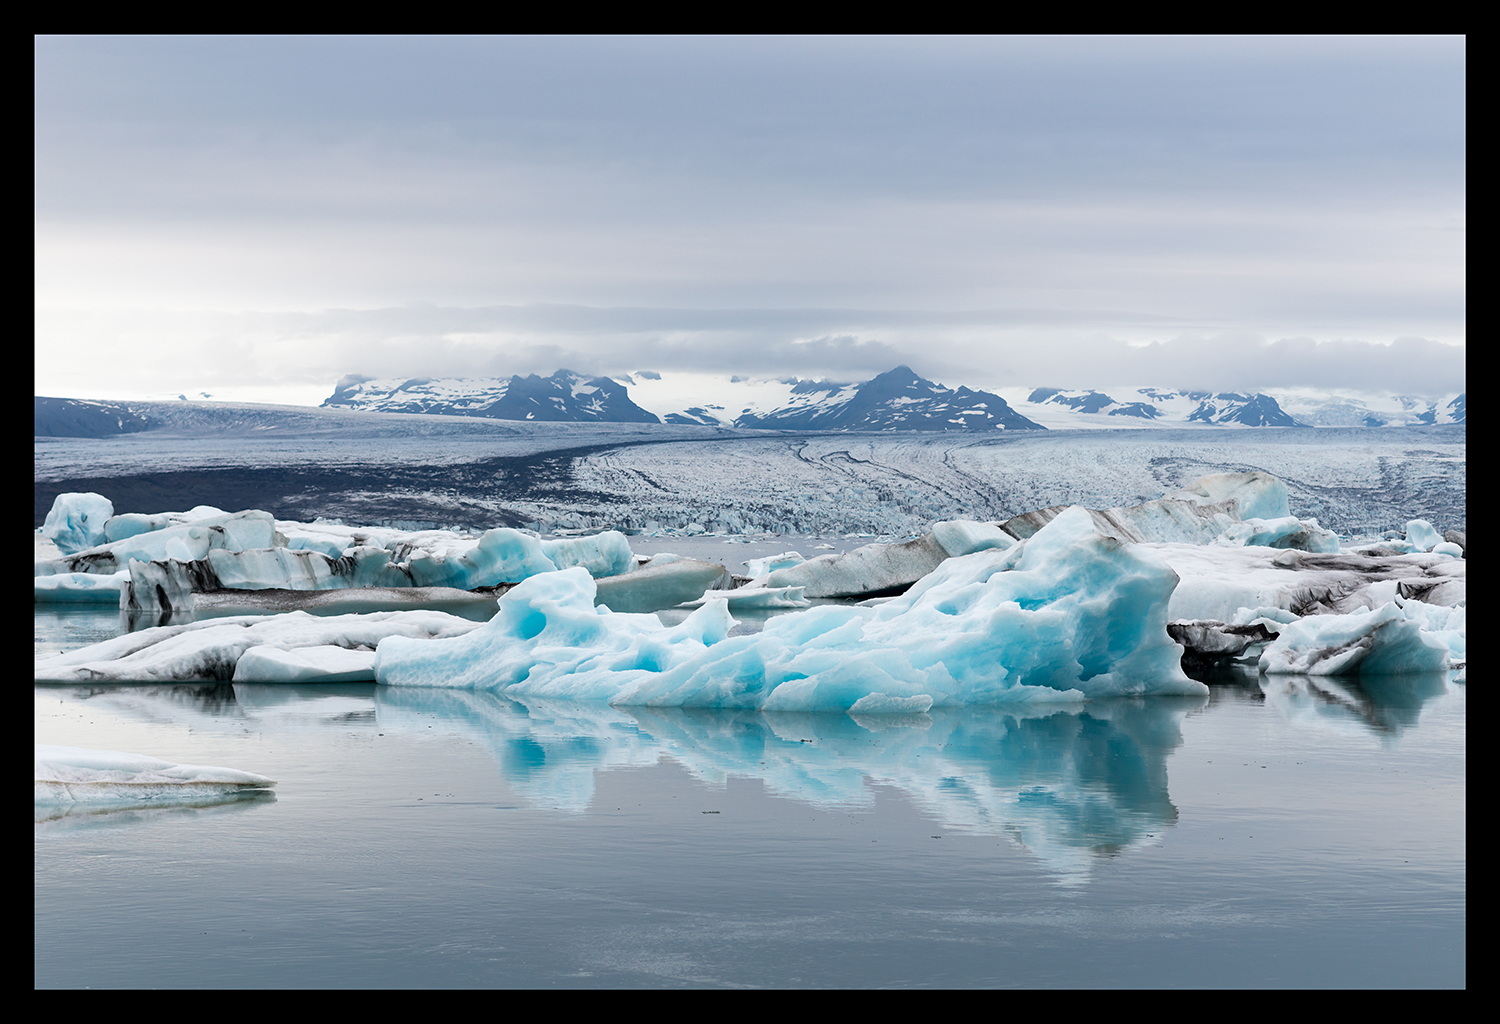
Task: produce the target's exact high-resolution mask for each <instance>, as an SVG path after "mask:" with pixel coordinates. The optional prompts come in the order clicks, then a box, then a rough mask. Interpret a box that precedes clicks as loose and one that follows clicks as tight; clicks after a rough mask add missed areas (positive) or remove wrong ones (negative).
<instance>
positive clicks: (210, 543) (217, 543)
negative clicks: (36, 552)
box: [35, 509, 276, 576]
mask: <svg viewBox="0 0 1500 1024" xmlns="http://www.w3.org/2000/svg"><path fill="white" fill-rule="evenodd" d="M275 540H276V523H275V520H274V519H272V518H271V514H270V513H269V512H261V511H258V510H254V509H252V510H250V511H248V512H237V513H235V514H234V515H228V514H224V515H222V516H210V517H207V518H204V519H200V520H198V521H196V522H194V523H188V524H184V525H182V526H173V527H169V528H167V529H162V530H152V531H150V532H149V533H141V534H137V535H135V536H132V537H125V538H123V539H121V540H117V541H111V542H110V543H108V544H101V545H98V546H96V547H92V548H88V549H87V550H84V551H79V552H77V553H75V554H74V555H72V556H71V557H66V558H61V559H58V560H56V561H53V562H38V563H37V564H36V572H35V574H36V575H38V576H44V575H52V574H56V573H64V572H97V573H105V574H108V573H114V572H118V571H119V570H120V569H122V568H125V567H126V566H128V565H129V563H130V560H131V559H132V558H134V559H138V560H139V561H142V562H154V561H165V560H167V559H175V560H176V561H179V562H192V561H201V560H202V559H204V558H207V557H208V553H209V551H211V550H227V551H242V550H244V549H246V548H269V547H271V546H272V545H273V543H274V542H275Z"/></svg>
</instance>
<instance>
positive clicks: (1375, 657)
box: [1260, 601, 1464, 676]
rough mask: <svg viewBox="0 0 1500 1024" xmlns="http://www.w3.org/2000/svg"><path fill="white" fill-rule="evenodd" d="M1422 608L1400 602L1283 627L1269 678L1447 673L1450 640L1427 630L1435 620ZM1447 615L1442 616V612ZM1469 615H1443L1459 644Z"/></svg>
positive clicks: (1271, 653)
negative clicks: (1465, 616)
mask: <svg viewBox="0 0 1500 1024" xmlns="http://www.w3.org/2000/svg"><path fill="white" fill-rule="evenodd" d="M1414 604H1415V605H1420V602H1409V603H1408V602H1402V603H1398V602H1395V601H1392V602H1390V603H1389V604H1385V605H1382V606H1381V607H1379V608H1375V609H1371V610H1368V611H1359V612H1351V613H1349V614H1347V615H1312V616H1308V617H1307V618H1304V619H1299V620H1298V621H1296V622H1292V623H1288V624H1287V625H1285V626H1282V627H1281V631H1280V634H1279V635H1278V636H1277V637H1276V640H1275V642H1274V643H1272V644H1271V645H1270V646H1269V647H1267V648H1266V649H1265V652H1264V653H1263V654H1261V656H1260V671H1261V672H1263V673H1265V674H1267V675H1280V674H1293V673H1295V674H1299V675H1375V676H1378V675H1396V674H1401V673H1409V672H1432V671H1439V670H1442V669H1446V668H1448V666H1449V663H1450V661H1451V660H1453V659H1452V650H1451V648H1450V646H1449V643H1448V642H1446V641H1448V640H1449V639H1450V638H1449V637H1445V636H1442V635H1440V631H1434V630H1430V629H1428V628H1425V627H1427V626H1429V625H1431V624H1433V617H1431V616H1430V614H1429V613H1425V612H1424V611H1422V610H1421V609H1420V608H1414V609H1413V614H1410V615H1408V614H1407V612H1406V609H1407V608H1411V607H1412V605H1414ZM1439 611H1442V610H1439ZM1463 616H1464V611H1463V609H1461V608H1460V609H1452V610H1451V611H1450V612H1449V614H1444V615H1442V624H1443V625H1444V626H1449V625H1455V626H1456V627H1457V628H1456V629H1455V630H1453V632H1454V634H1455V635H1454V636H1453V637H1452V638H1451V639H1452V640H1453V641H1454V642H1456V643H1458V644H1460V645H1461V644H1462V642H1463V641H1462V640H1461V639H1460V637H1461V636H1462V632H1461V631H1462V622H1463Z"/></svg>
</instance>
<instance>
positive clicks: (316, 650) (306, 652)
mask: <svg viewBox="0 0 1500 1024" xmlns="http://www.w3.org/2000/svg"><path fill="white" fill-rule="evenodd" d="M374 679H375V652H374V651H373V650H355V651H351V650H349V649H348V648H346V647H334V646H331V645H323V646H319V647H298V648H295V649H293V650H289V651H286V650H282V649H281V648H279V647H252V648H250V649H249V650H247V651H246V652H245V653H244V654H242V655H240V658H239V661H237V662H236V663H235V666H234V680H233V681H234V682H236V683H356V682H364V681H367V680H369V681H373V680H374Z"/></svg>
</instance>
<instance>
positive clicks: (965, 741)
mask: <svg viewBox="0 0 1500 1024" xmlns="http://www.w3.org/2000/svg"><path fill="white" fill-rule="evenodd" d="M1219 682H1220V685H1218V686H1215V687H1214V688H1213V691H1212V694H1213V695H1212V696H1210V697H1186V698H1164V697H1156V698H1150V699H1120V700H1113V701H1095V702H1091V703H1089V704H1087V705H1084V706H1082V707H1068V708H1064V709H1058V708H1056V707H1050V706H1049V707H1039V708H1035V709H1026V708H1019V709H1018V708H1016V707H1005V708H984V707H969V708H935V709H933V710H932V711H931V712H930V713H927V714H920V715H906V716H850V715H839V714H832V715H829V714H795V713H773V714H768V713H762V712H756V711H748V710H739V711H721V710H705V709H684V708H615V707H610V706H608V705H603V704H589V703H574V702H563V701H539V700H527V701H524V702H523V701H517V700H510V699H507V698H505V697H502V696H498V695H496V694H493V693H476V692H471V691H462V690H446V691H445V690H431V689H425V688H422V689H417V688H412V689H404V688H385V687H377V686H375V685H374V684H341V685H323V686H269V685H246V684H229V683H217V684H179V685H143V686H100V687H80V686H69V687H61V686H59V687H50V688H49V689H53V690H57V691H66V692H67V694H68V695H69V696H71V698H72V699H74V700H84V701H101V702H103V703H105V704H108V705H110V707H111V709H112V710H113V711H114V712H116V713H121V714H123V715H124V716H125V717H127V718H132V719H136V720H138V721H144V722H151V723H157V724H176V725H180V726H184V727H187V728H191V729H194V730H202V729H204V728H205V727H211V728H220V729H226V730H232V731H235V732H240V731H243V730H244V729H246V728H253V729H255V730H256V731H261V732H265V731H282V732H286V731H306V730H312V731H317V730H328V729H348V728H354V729H359V730H366V729H368V730H374V731H378V732H379V733H382V734H385V735H401V734H423V735H426V736H432V735H434V730H436V732H437V733H438V734H454V733H457V734H459V735H461V736H463V737H464V738H466V739H468V740H470V741H472V742H474V743H475V744H476V745H478V746H479V747H481V748H482V749H486V750H488V751H489V752H490V753H491V755H492V756H493V758H494V762H495V765H496V770H497V773H498V774H499V775H500V776H501V777H502V778H503V779H504V781H505V783H506V785H507V786H508V787H509V788H510V789H511V790H513V791H514V792H515V793H516V795H517V796H518V797H519V798H521V799H522V800H523V801H525V802H526V803H527V804H529V805H530V806H532V807H536V808H542V809H548V810H553V811H557V812H560V813H565V814H584V813H587V812H588V811H589V810H590V808H591V807H592V804H593V801H594V796H595V781H596V775H597V773H599V772H607V771H615V770H620V769H629V768H643V767H649V766H652V765H655V764H657V763H658V762H659V761H661V760H662V759H670V760H671V761H673V762H676V763H677V764H679V765H681V766H682V767H683V768H684V769H685V770H686V771H687V772H688V773H690V774H691V775H692V776H693V777H694V778H695V779H697V780H698V781H700V782H701V783H702V784H704V785H706V786H710V787H721V786H723V785H725V783H726V780H727V779H728V778H729V777H731V776H736V777H742V778H755V779H760V780H761V781H762V784H763V785H764V787H765V789H766V791H767V792H768V793H770V794H772V795H774V796H777V797H781V798H785V799H789V800H796V801H800V802H802V803H805V804H809V805H814V806H817V807H820V808H824V809H853V810H859V809H871V808H873V806H874V802H875V797H876V792H877V790H878V789H879V788H881V787H885V788H889V789H895V790H897V791H899V792H900V793H902V794H903V795H904V796H905V797H906V799H907V800H909V801H910V802H911V803H912V804H913V805H915V806H916V807H917V808H919V809H920V810H921V811H923V812H925V813H926V814H928V815H930V816H931V817H932V818H933V819H934V820H935V821H937V822H939V823H941V825H942V827H943V828H945V829H948V830H955V831H964V832H972V833H980V834H991V835H1003V836H1006V837H1009V838H1010V839H1012V840H1014V841H1015V842H1017V843H1020V844H1021V845H1023V846H1024V847H1025V848H1026V849H1028V850H1029V851H1031V852H1032V853H1033V854H1034V855H1035V856H1037V857H1038V858H1039V859H1040V860H1041V861H1042V862H1044V863H1045V864H1046V865H1047V866H1048V868H1049V869H1050V870H1052V871H1053V872H1055V873H1056V875H1057V876H1058V877H1059V878H1060V879H1061V880H1062V881H1063V882H1065V883H1069V882H1080V881H1083V880H1085V879H1086V878H1087V877H1088V874H1089V870H1090V866H1091V864H1092V862H1093V860H1094V859H1095V858H1097V857H1099V856H1109V855H1113V854H1115V853H1118V852H1120V851H1124V850H1129V849H1131V848H1133V847H1137V846H1140V845H1143V844H1151V843H1154V842H1155V841H1156V840H1157V838H1158V836H1159V835H1160V833H1161V831H1162V830H1163V829H1165V828H1168V827H1170V826H1171V825H1172V824H1173V823H1174V822H1175V821H1176V820H1177V808H1176V806H1175V805H1174V804H1173V803H1172V800H1171V796H1170V793H1169V788H1168V778H1167V760H1168V758H1169V756H1170V755H1171V754H1172V752H1173V751H1174V750H1176V749H1177V748H1178V747H1179V746H1181V744H1182V722H1183V718H1184V716H1186V715H1187V714H1188V713H1190V712H1208V713H1212V711H1213V708H1214V706H1215V705H1216V704H1218V703H1222V702H1223V701H1225V700H1228V701H1230V702H1231V703H1233V702H1235V701H1237V700H1238V701H1243V700H1245V699H1259V700H1264V701H1265V703H1266V704H1267V705H1268V707H1270V708H1272V709H1274V710H1275V711H1276V712H1277V713H1279V714H1280V715H1281V716H1283V717H1284V718H1286V719H1288V720H1290V721H1292V722H1293V723H1295V724H1299V725H1311V726H1313V727H1316V728H1334V729H1339V730H1344V731H1349V730H1354V731H1360V732H1364V733H1373V734H1375V735H1377V736H1379V737H1381V738H1382V740H1383V741H1384V742H1392V741H1394V739H1395V737H1397V736H1399V735H1400V733H1401V732H1402V731H1403V730H1405V729H1408V728H1410V727H1412V726H1413V725H1415V723H1416V722H1417V720H1418V717H1419V716H1420V714H1421V711H1422V709H1423V707H1424V706H1425V705H1426V704H1427V703H1429V702H1430V701H1432V700H1433V699H1434V698H1436V697H1438V696H1441V695H1443V694H1445V693H1447V692H1448V691H1449V688H1450V686H1452V685H1453V684H1452V683H1451V682H1450V681H1449V679H1448V677H1447V676H1446V675H1445V674H1443V673H1438V674H1434V675H1430V676H1427V675H1423V676H1399V677H1388V678H1382V679H1367V680H1362V681H1356V680H1338V679H1330V678H1322V677H1295V676H1281V677H1277V678H1275V679H1264V678H1259V677H1257V676H1256V675H1255V674H1254V673H1250V674H1248V675H1246V676H1245V677H1244V678H1242V679H1237V680H1227V679H1226V680H1220V681H1219ZM1226 694H1227V695H1228V696H1226Z"/></svg>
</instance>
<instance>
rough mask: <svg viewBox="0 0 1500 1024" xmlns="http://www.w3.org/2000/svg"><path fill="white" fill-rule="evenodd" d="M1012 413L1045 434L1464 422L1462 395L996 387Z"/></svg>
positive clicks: (1417, 424) (1420, 424)
mask: <svg viewBox="0 0 1500 1024" xmlns="http://www.w3.org/2000/svg"><path fill="white" fill-rule="evenodd" d="M996 390H997V391H998V392H999V393H1000V394H1001V395H1002V396H1003V397H1005V398H1006V399H1008V400H1009V401H1010V402H1011V403H1012V404H1013V405H1014V406H1016V408H1018V409H1020V410H1022V411H1023V412H1024V414H1025V415H1026V416H1027V417H1028V418H1030V419H1033V420H1036V421H1037V422H1038V423H1041V424H1042V425H1043V426H1046V427H1049V428H1051V429H1053V430H1059V429H1073V430H1076V429H1089V428H1096V429H1097V428H1112V429H1119V428H1121V427H1165V426H1171V427H1182V426H1193V425H1196V424H1205V425H1207V424H1212V425H1225V426H1247V427H1385V426H1422V425H1426V426H1432V425H1435V424H1440V423H1464V422H1466V420H1465V403H1464V397H1465V396H1464V395H1463V394H1459V395H1444V396H1442V397H1441V398H1437V399H1434V398H1430V397H1428V398H1414V397H1411V396H1407V395H1397V394H1395V393H1390V392H1384V393H1371V392H1352V391H1351V392H1334V391H1317V390H1313V389H1308V388H1296V389H1286V390H1282V389H1276V390H1274V391H1272V392H1257V393H1255V394H1246V393H1239V392H1229V391H1221V392H1209V391H1173V390H1168V389H1164V388H1150V387H1146V388H1116V389H1111V390H1110V391H1108V392H1103V391H1090V390H1084V391H1064V390H1061V389H1059V388H1033V389H1029V390H1028V389H1026V388H998V389H996Z"/></svg>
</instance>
